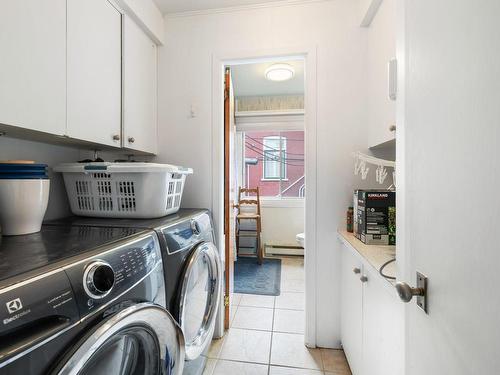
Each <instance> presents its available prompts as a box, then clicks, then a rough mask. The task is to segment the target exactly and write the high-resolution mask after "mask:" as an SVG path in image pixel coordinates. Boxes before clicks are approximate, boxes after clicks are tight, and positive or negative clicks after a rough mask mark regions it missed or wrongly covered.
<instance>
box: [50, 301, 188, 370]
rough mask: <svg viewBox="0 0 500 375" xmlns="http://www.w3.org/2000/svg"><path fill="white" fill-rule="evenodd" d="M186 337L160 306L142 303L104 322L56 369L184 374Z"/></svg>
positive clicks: (85, 337) (86, 336)
mask: <svg viewBox="0 0 500 375" xmlns="http://www.w3.org/2000/svg"><path fill="white" fill-rule="evenodd" d="M183 368H184V338H183V335H182V331H181V329H180V327H179V326H178V325H177V324H176V323H175V321H174V319H173V318H172V316H171V315H170V314H169V313H168V311H166V310H165V309H163V308H162V307H160V306H157V305H153V304H151V303H141V304H137V305H134V306H131V307H129V308H127V309H125V310H123V311H121V312H119V313H117V314H115V315H113V316H111V317H110V318H109V319H107V320H104V321H103V322H101V323H100V324H99V325H98V326H97V327H95V329H94V330H92V331H91V332H89V333H88V334H86V335H85V336H84V337H83V339H82V340H81V341H80V342H79V343H78V344H77V345H75V347H74V349H73V350H72V351H70V353H68V354H67V355H66V356H65V358H63V360H62V361H61V363H60V365H59V366H58V367H57V368H56V369H55V370H54V371H53V374H58V375H69V374H71V375H76V374H78V375H144V374H151V375H181V374H182V370H183Z"/></svg>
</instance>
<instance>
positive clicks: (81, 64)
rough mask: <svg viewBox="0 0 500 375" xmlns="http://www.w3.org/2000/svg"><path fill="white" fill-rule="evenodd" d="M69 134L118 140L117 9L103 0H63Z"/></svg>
mask: <svg viewBox="0 0 500 375" xmlns="http://www.w3.org/2000/svg"><path fill="white" fill-rule="evenodd" d="M67 23H68V26H67V69H68V75H67V77H68V78H67V90H68V93H67V135H68V136H69V137H71V138H76V139H80V140H84V141H89V142H94V143H99V144H104V145H110V146H116V147H120V146H121V14H120V12H119V11H118V10H117V9H115V8H114V7H113V6H112V5H111V4H110V3H109V2H108V1H106V0H85V1H82V0H67Z"/></svg>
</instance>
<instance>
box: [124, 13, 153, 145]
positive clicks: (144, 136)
mask: <svg viewBox="0 0 500 375" xmlns="http://www.w3.org/2000/svg"><path fill="white" fill-rule="evenodd" d="M123 22H124V23H123V134H124V139H123V145H124V147H126V148H130V149H133V150H139V151H145V152H151V153H156V151H157V88H156V85H157V73H156V72H157V55H156V53H157V51H156V44H155V43H154V42H153V41H152V40H151V39H150V38H149V37H148V36H147V35H146V34H145V33H144V31H142V29H141V28H139V26H137V24H136V23H135V22H134V21H133V20H132V19H130V18H129V17H128V16H124V18H123Z"/></svg>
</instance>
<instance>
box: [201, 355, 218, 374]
mask: <svg viewBox="0 0 500 375" xmlns="http://www.w3.org/2000/svg"><path fill="white" fill-rule="evenodd" d="M216 363H217V360H216V359H213V358H209V359H208V360H207V363H206V365H205V370H203V375H213V372H214V369H215V364H216Z"/></svg>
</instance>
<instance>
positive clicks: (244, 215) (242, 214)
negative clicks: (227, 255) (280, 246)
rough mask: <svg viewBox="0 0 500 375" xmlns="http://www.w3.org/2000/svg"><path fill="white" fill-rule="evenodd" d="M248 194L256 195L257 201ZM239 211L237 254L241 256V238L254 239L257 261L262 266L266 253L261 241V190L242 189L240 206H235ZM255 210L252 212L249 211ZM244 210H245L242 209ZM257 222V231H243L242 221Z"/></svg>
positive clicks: (239, 196)
mask: <svg viewBox="0 0 500 375" xmlns="http://www.w3.org/2000/svg"><path fill="white" fill-rule="evenodd" d="M247 194H255V199H254V197H253V196H251V197H248V196H247ZM235 207H236V208H237V209H238V213H237V215H236V252H237V254H238V255H239V251H240V237H254V238H255V252H256V255H257V260H258V262H259V264H262V261H263V259H264V251H263V247H262V241H261V232H262V221H261V213H260V194H259V188H258V187H257V188H255V189H246V188H241V187H240V189H239V192H238V204H237V205H235ZM252 207H253V208H254V209H253V210H252V211H251V212H249V211H247V210H250V209H251V208H252ZM242 208H243V209H242ZM242 220H244V221H247V222H248V221H250V222H252V221H253V222H255V230H246V229H243V230H242V229H241V221H242Z"/></svg>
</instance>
